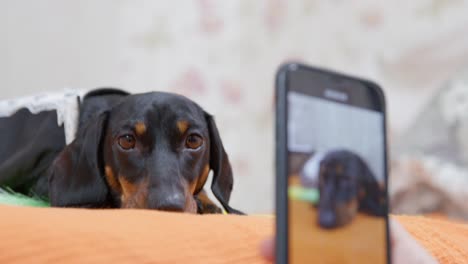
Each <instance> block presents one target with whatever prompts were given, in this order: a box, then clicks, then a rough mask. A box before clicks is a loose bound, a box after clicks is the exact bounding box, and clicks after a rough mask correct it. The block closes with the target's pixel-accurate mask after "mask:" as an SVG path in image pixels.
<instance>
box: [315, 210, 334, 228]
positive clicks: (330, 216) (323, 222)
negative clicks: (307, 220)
mask: <svg viewBox="0 0 468 264" xmlns="http://www.w3.org/2000/svg"><path fill="white" fill-rule="evenodd" d="M319 225H320V226H321V227H323V228H333V227H335V226H336V225H337V221H336V214H335V213H333V212H332V211H328V210H327V211H323V212H320V213H319Z"/></svg>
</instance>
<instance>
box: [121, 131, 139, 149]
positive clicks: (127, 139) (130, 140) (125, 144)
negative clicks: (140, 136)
mask: <svg viewBox="0 0 468 264" xmlns="http://www.w3.org/2000/svg"><path fill="white" fill-rule="evenodd" d="M119 145H120V146H121V147H122V148H123V149H126V150H128V149H132V148H134V147H135V137H134V136H132V135H128V134H127V135H123V136H121V137H119Z"/></svg>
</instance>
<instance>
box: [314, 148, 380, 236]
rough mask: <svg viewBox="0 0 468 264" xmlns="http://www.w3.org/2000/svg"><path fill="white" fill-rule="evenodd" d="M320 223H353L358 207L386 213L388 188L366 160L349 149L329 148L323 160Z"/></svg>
mask: <svg viewBox="0 0 468 264" xmlns="http://www.w3.org/2000/svg"><path fill="white" fill-rule="evenodd" d="M319 193H320V199H319V203H318V224H319V225H320V226H321V227H323V228H335V227H339V226H343V225H346V224H347V223H350V222H351V221H352V219H353V218H354V216H355V215H356V213H357V212H358V211H360V212H364V213H367V214H370V215H374V216H384V215H385V214H386V203H385V201H386V192H385V190H384V188H383V187H382V186H380V185H379V184H378V182H377V180H376V178H375V176H374V175H373V174H372V172H371V171H370V169H369V167H368V166H367V164H366V162H365V161H364V160H362V158H360V157H359V156H358V155H357V154H355V153H353V152H351V151H347V150H334V151H330V152H328V153H327V154H326V155H325V156H324V157H323V159H322V161H321V162H320V171H319Z"/></svg>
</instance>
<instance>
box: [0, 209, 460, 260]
mask: <svg viewBox="0 0 468 264" xmlns="http://www.w3.org/2000/svg"><path fill="white" fill-rule="evenodd" d="M0 212H1V214H0V215H1V216H0V230H1V231H0V232H1V234H2V236H1V237H2V238H1V239H0V263H12V262H14V263H186V262H188V261H189V262H190V263H266V262H265V261H264V260H263V259H262V258H261V257H260V256H259V250H258V249H259V244H260V241H261V240H262V239H264V238H265V237H267V236H270V235H271V234H272V233H273V225H274V218H273V217H269V216H234V215H228V216H226V215H203V216H201V215H189V214H176V213H163V212H157V211H148V210H122V209H120V210H88V209H57V208H31V207H13V206H0ZM396 219H397V220H398V221H400V222H401V223H402V224H403V225H404V226H405V227H406V228H407V229H408V231H409V232H410V233H411V234H413V235H414V236H415V237H416V238H417V239H418V240H419V241H421V243H422V244H423V245H424V246H425V247H427V248H428V249H429V250H430V251H431V252H432V254H433V255H434V256H435V257H436V258H437V259H438V260H439V261H440V262H441V263H463V262H466V261H467V260H468V257H467V256H468V225H465V224H460V223H453V222H449V221H445V220H433V219H429V218H425V217H410V216H398V217H396Z"/></svg>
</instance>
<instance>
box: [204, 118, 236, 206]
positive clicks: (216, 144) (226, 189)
mask: <svg viewBox="0 0 468 264" xmlns="http://www.w3.org/2000/svg"><path fill="white" fill-rule="evenodd" d="M205 118H206V122H207V124H208V131H209V134H210V168H211V169H212V170H213V182H212V184H211V190H212V191H213V194H214V195H215V197H216V198H217V199H218V201H219V202H220V203H221V205H222V206H223V207H224V209H225V210H226V211H227V212H228V213H232V214H243V213H242V212H240V211H238V210H236V209H234V208H232V207H230V206H229V204H228V202H229V198H230V196H231V191H232V185H233V177H232V169H231V164H230V163H229V159H228V156H227V154H226V151H225V150H224V147H223V143H222V142H221V138H220V136H219V132H218V128H217V127H216V124H215V121H214V119H213V117H212V116H211V115H209V114H207V113H205Z"/></svg>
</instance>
